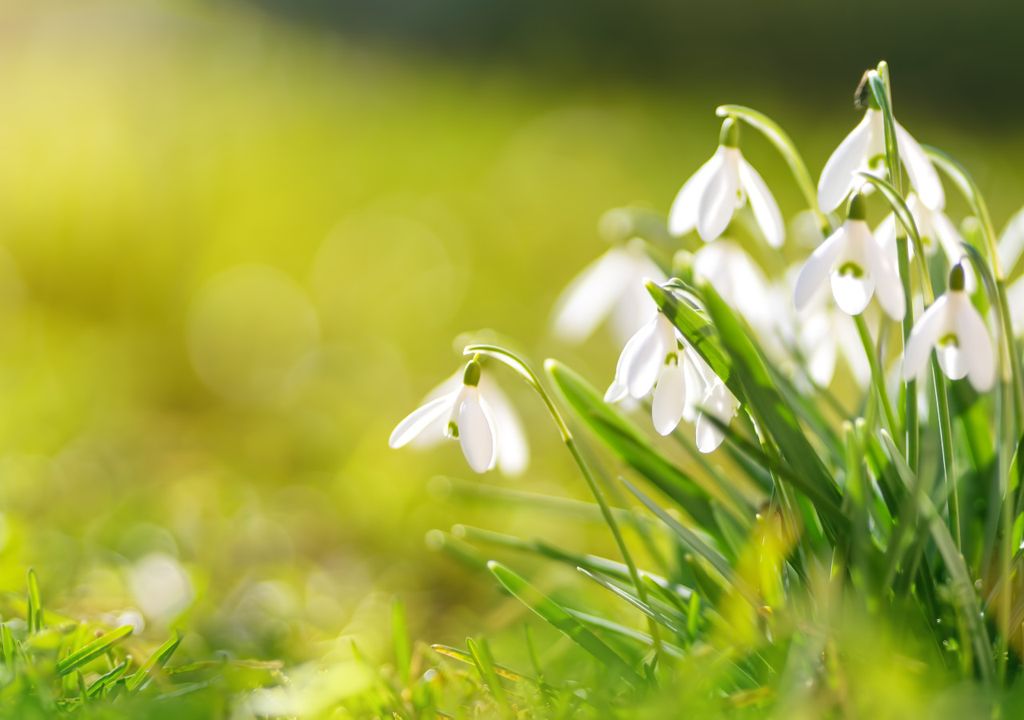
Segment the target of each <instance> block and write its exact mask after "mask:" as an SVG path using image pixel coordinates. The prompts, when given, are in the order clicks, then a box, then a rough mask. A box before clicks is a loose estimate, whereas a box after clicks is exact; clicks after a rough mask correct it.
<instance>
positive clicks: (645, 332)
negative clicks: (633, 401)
mask: <svg viewBox="0 0 1024 720" xmlns="http://www.w3.org/2000/svg"><path fill="white" fill-rule="evenodd" d="M657 320H658V318H657V317H653V318H651V320H650V322H648V323H647V324H646V325H644V326H643V327H641V328H640V329H639V330H637V331H636V332H635V333H633V337H631V338H630V339H629V340H628V341H626V345H625V347H623V348H622V352H621V353H620V354H619V360H618V362H617V363H616V365H615V379H614V380H613V381H612V384H611V385H610V386H609V387H608V392H606V393H605V400H607V401H608V402H616V400H612V399H610V398H611V397H613V396H614V397H616V398H617V399H618V400H621V399H622V398H623V397H625V394H626V392H628V390H629V385H628V382H627V379H626V378H627V370H628V368H629V367H630V365H632V363H633V360H634V359H635V358H636V355H637V353H639V352H640V350H641V348H643V346H644V343H646V342H647V340H648V338H649V337H650V336H651V335H652V334H654V333H656V332H657V330H658V329H657Z"/></svg>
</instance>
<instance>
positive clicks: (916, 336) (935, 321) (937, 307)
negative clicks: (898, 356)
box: [903, 295, 950, 380]
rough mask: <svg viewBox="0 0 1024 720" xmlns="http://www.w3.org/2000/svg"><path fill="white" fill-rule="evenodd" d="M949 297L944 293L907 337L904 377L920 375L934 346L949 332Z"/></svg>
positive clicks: (907, 378)
mask: <svg viewBox="0 0 1024 720" xmlns="http://www.w3.org/2000/svg"><path fill="white" fill-rule="evenodd" d="M948 303H949V297H948V296H947V295H943V296H942V297H940V298H939V299H938V300H936V301H935V302H934V303H932V305H931V307H929V308H928V309H927V310H925V311H924V314H923V315H921V317H920V318H919V319H918V321H917V322H916V323H915V324H914V328H913V330H911V331H910V337H909V338H908V339H907V347H906V349H905V351H904V353H903V379H904V380H910V379H912V378H916V377H918V376H920V374H921V371H923V370H924V368H925V365H927V364H928V357H929V356H930V355H931V352H932V348H933V347H935V343H936V342H938V340H939V338H940V337H942V336H943V335H945V334H946V333H947V332H949V329H950V327H949V326H950V324H949V317H948V312H947V310H948V307H947V306H948Z"/></svg>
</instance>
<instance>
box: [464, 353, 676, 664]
mask: <svg viewBox="0 0 1024 720" xmlns="http://www.w3.org/2000/svg"><path fill="white" fill-rule="evenodd" d="M462 353H463V355H477V354H479V355H483V356H485V357H489V358H492V359H494V360H497V361H498V362H500V363H503V364H505V365H507V366H508V367H510V368H512V369H513V370H515V372H516V374H517V375H519V377H520V378H522V379H523V380H525V381H526V384H527V385H529V386H530V387H531V388H533V390H534V391H535V392H536V393H537V394H538V395H539V396H540V399H541V400H542V401H543V402H544V406H545V407H546V408H547V411H548V414H549V415H550V416H551V419H552V420H554V422H555V425H556V426H557V427H558V432H559V434H561V436H562V442H563V443H564V444H565V446H566V448H568V450H569V454H570V455H572V459H573V460H574V461H575V462H576V465H577V467H579V469H580V473H581V474H582V475H583V478H584V480H586V482H587V487H588V488H589V490H590V493H591V494H592V495H593V496H594V500H596V501H597V505H598V507H599V508H600V509H601V516H602V517H603V518H604V521H605V524H607V525H608V529H609V530H611V532H612V536H613V537H614V538H615V544H616V546H618V549H619V553H620V554H621V555H622V560H623V562H624V563H625V564H626V567H627V568H629V577H630V580H631V581H632V582H633V586H634V587H635V588H636V594H637V597H639V598H640V599H641V600H643V601H644V602H647V588H646V586H645V585H644V583H643V582H641V580H640V573H639V571H638V570H637V568H636V564H635V563H634V562H633V556H632V555H631V554H630V552H629V549H628V548H627V547H626V541H625V538H623V536H622V531H621V530H620V528H619V523H618V522H617V521H616V520H615V515H614V513H613V512H612V509H611V507H610V506H609V505H608V502H607V500H605V497H604V493H602V492H601V488H600V487H598V485H597V480H596V479H595V478H594V474H593V472H592V471H591V470H590V466H589V465H587V462H586V460H584V458H583V454H582V453H581V452H580V448H579V445H577V443H576V440H575V438H574V437H573V435H572V431H571V430H570V429H569V425H568V424H567V423H566V422H565V418H563V417H562V413H561V412H559V410H558V406H556V405H555V402H554V400H552V399H551V396H550V395H549V394H548V392H547V390H545V389H544V386H543V385H541V383H540V380H539V379H538V377H537V375H536V373H534V372H533V370H531V369H530V367H529V366H528V365H527V364H526V363H525V362H524V361H523V360H522V359H521V358H520V357H519V356H518V355H516V354H515V353H513V352H512V351H510V350H507V349H505V348H503V347H501V346H499V345H488V344H474V345H467V346H466V347H465V348H464V349H463V351H462ZM648 625H649V627H650V633H651V637H652V638H654V648H655V652H656V653H657V655H658V656H660V655H661V653H662V644H661V634H660V631H659V629H658V626H657V623H655V622H654V621H653V620H650V619H648Z"/></svg>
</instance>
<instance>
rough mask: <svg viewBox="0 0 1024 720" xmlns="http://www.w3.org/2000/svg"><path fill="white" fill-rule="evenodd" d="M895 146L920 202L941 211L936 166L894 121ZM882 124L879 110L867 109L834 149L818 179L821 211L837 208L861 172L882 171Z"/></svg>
mask: <svg viewBox="0 0 1024 720" xmlns="http://www.w3.org/2000/svg"><path fill="white" fill-rule="evenodd" d="M896 146H897V149H898V150H899V154H900V158H901V159H902V160H903V165H904V167H906V169H907V175H908V176H909V178H910V184H911V185H913V186H914V189H915V190H916V191H917V194H918V196H919V197H920V198H921V201H922V202H923V203H924V204H925V205H927V206H928V207H930V208H934V209H939V210H941V209H942V208H943V207H944V206H945V204H946V196H945V193H944V192H943V191H942V183H941V182H939V175H938V173H937V172H936V171H935V166H934V165H932V162H931V160H929V159H928V156H927V155H926V154H925V152H924V150H923V149H922V148H921V146H920V145H919V144H918V142H917V140H915V139H914V138H913V137H912V136H911V135H910V133H908V132H907V131H906V130H905V129H904V127H903V126H902V125H900V124H899V123H896ZM884 158H885V127H884V121H883V119H882V113H881V111H880V110H876V109H874V108H871V109H868V111H867V112H866V113H864V119H863V120H861V121H860V123H858V125H857V126H856V127H855V128H854V129H853V130H852V131H851V132H850V134H849V135H847V136H846V137H845V138H844V139H843V141H842V142H841V143H839V147H837V148H836V149H835V150H834V151H833V152H832V155H831V157H829V159H828V161H827V162H826V163H825V168H824V169H823V170H822V171H821V178H820V179H819V180H818V205H819V206H820V207H821V209H822V210H823V211H824V212H831V211H833V210H835V209H836V208H837V207H839V206H840V205H841V204H842V202H843V200H844V199H846V196H847V195H849V194H850V193H851V192H852V191H854V190H856V189H857V188H858V187H859V186H860V185H861V183H862V182H863V179H862V178H860V177H858V175H857V173H858V172H860V171H867V172H872V173H875V174H878V173H879V172H880V171H884V164H885V163H884Z"/></svg>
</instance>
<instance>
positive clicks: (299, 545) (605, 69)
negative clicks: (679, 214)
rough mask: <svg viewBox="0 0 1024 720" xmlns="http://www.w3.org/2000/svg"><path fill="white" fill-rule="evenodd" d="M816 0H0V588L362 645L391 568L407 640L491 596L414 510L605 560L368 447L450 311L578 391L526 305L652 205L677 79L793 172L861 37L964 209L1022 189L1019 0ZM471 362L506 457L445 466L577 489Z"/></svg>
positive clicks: (532, 412)
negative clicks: (501, 412) (972, 187)
mask: <svg viewBox="0 0 1024 720" xmlns="http://www.w3.org/2000/svg"><path fill="white" fill-rule="evenodd" d="M823 7H824V6H823V4H821V3H810V2H796V1H794V2H790V3H784V4H780V3H770V4H769V3H754V2H740V3H731V4H729V5H728V6H724V5H721V4H720V3H715V4H712V3H697V4H694V5H692V6H684V5H679V6H674V5H670V4H668V3H659V2H653V0H650V1H647V2H642V3H636V4H633V3H630V4H613V3H607V2H603V3H599V4H590V3H567V4H559V5H557V6H556V4H549V3H539V2H529V3H516V4H513V3H510V2H504V3H498V4H494V5H491V4H484V5H481V4H477V3H471V2H468V1H467V2H460V1H457V0H448V1H447V2H442V3H438V4H436V6H435V5H434V4H433V3H431V4H421V3H415V2H406V1H403V2H399V1H398V0H390V1H389V2H386V3H354V2H353V3H327V2H314V1H312V0H306V1H305V2H298V1H296V2H285V0H278V1H277V2H274V1H273V0H261V1H260V2H253V3H243V2H233V3H228V2H217V3H203V2H177V3H174V2H169V1H168V2H158V1H156V0H133V1H128V0H125V1H124V2H99V1H91V0H89V1H86V0H77V1H74V2H53V1H50V0H35V1H33V2H26V3H22V4H6V5H5V7H4V9H3V10H2V11H0V12H2V15H0V402H2V407H3V412H2V413H0V513H2V515H0V589H4V590H11V591H19V590H20V588H21V587H22V586H23V581H24V573H25V570H26V568H27V567H28V566H34V567H35V568H36V569H37V571H38V572H39V574H40V578H41V582H42V585H43V593H44V596H46V599H47V603H48V604H49V605H51V606H53V607H59V608H61V609H63V610H64V611H65V612H67V613H70V614H80V615H97V614H102V613H114V614H116V613H120V612H123V611H129V610H131V611H136V612H141V614H142V615H143V616H144V618H145V620H146V623H147V625H148V627H149V628H150V631H151V632H153V633H154V637H159V636H160V633H161V632H163V630H164V629H165V628H166V626H168V625H176V626H180V627H182V628H184V629H185V630H186V631H187V636H186V645H187V646H188V647H190V648H191V650H192V651H193V652H195V653H209V652H213V651H215V650H226V651H228V652H231V653H234V654H237V655H240V656H252V657H263V658H283V659H285V660H288V661H291V662H298V661H302V660H306V659H310V658H318V657H322V656H324V655H325V654H328V653H330V652H332V650H333V649H334V648H336V647H338V645H339V640H340V639H342V638H346V637H349V636H352V635H355V636H357V637H359V639H360V642H362V643H364V644H365V645H366V646H367V647H369V648H370V649H371V650H373V649H374V648H379V647H380V644H381V642H382V641H383V640H384V639H386V634H387V608H388V603H389V601H390V598H391V597H392V596H393V595H395V594H397V595H398V596H400V597H401V598H403V599H404V600H405V601H406V603H407V604H408V605H409V608H410V609H409V615H410V622H411V624H412V627H413V634H414V635H416V636H418V637H421V638H423V639H425V640H429V641H439V642H450V643H458V642H461V639H462V638H464V637H465V636H466V635H467V634H468V633H471V632H477V631H480V630H482V629H487V628H495V627H499V626H501V625H502V624H503V623H507V622H509V621H510V615H511V613H513V612H519V611H518V610H515V611H513V610H511V609H510V608H508V607H507V606H505V605H502V604H500V603H496V598H497V597H498V596H497V593H496V592H495V591H494V590H493V588H492V583H491V582H490V581H489V580H488V579H487V578H479V577H477V576H476V575H474V574H473V573H471V572H469V571H468V570H467V569H465V568H464V567H461V566H459V565H458V564H457V563H453V562H452V561H451V559H449V558H447V557H444V556H442V555H439V554H436V553H432V552H431V551H430V550H429V549H428V548H427V544H426V543H425V542H424V537H425V534H426V532H427V531H428V530H430V529H431V528H443V529H447V528H449V527H450V526H451V525H452V524H454V523H458V522H471V523H474V524H477V525H481V526H485V527H490V528H493V529H496V530H501V531H504V532H517V533H522V534H525V535H539V536H542V537H545V538H547V539H550V540H552V541H555V542H558V543H559V544H562V545H564V546H566V547H569V548H572V549H575V550H581V551H583V550H587V551H601V550H602V549H604V550H606V551H608V552H612V551H611V549H610V547H609V545H610V539H609V538H608V537H607V536H606V533H605V532H603V531H602V530H601V528H600V527H598V526H596V525H589V524H587V523H586V522H583V521H581V522H580V523H579V524H573V523H566V522H564V521H563V520H560V519H559V520H557V521H553V522H546V520H547V518H545V516H543V515H542V514H536V513H534V512H530V511H527V510H525V509H524V510H520V509H517V508H515V507H514V506H513V507H500V508H498V509H497V510H489V509H488V508H487V507H486V504H482V503H472V502H468V501H466V500H465V499H460V498H458V497H456V496H453V495H451V494H444V493H437V492H431V490H430V488H431V487H436V486H437V484H436V483H435V484H434V485H433V486H432V484H431V482H430V480H431V478H432V477H434V476H436V475H439V474H449V475H453V476H456V477H467V476H468V474H469V472H468V470H467V469H466V468H465V466H464V464H463V462H462V458H461V457H460V456H459V452H458V449H457V447H455V446H454V445H450V446H445V447H443V448H440V449H438V450H435V451H432V452H425V453H421V452H416V451H413V450H403V451H401V452H395V451H390V450H389V449H388V448H387V437H388V434H389V432H390V431H391V428H392V427H393V425H394V424H395V423H396V422H397V421H398V420H399V419H400V418H401V417H402V416H404V415H405V414H406V413H407V412H408V411H410V410H411V409H412V408H413V407H415V405H416V404H417V403H418V402H419V400H420V399H421V397H422V396H423V395H424V394H425V393H426V392H427V391H428V390H429V389H430V388H431V387H433V386H434V385H435V384H436V383H438V382H439V381H440V380H442V379H443V378H445V377H447V376H448V375H449V374H450V373H451V372H453V371H454V370H455V369H456V367H457V366H458V356H457V354H456V351H455V349H454V346H453V339H454V338H455V337H456V336H457V335H458V334H459V333H462V332H464V331H472V330H477V329H480V328H485V327H486V328H493V329H494V330H496V331H498V332H500V333H503V334H505V335H508V336H510V337H513V338H515V339H516V340H518V341H519V342H520V343H521V345H522V347H524V348H527V350H528V351H529V353H530V354H531V357H532V358H533V359H534V360H535V361H538V362H539V360H540V359H542V358H544V357H546V356H548V355H558V356H559V357H561V358H563V359H565V360H566V361H567V362H569V364H570V365H572V366H574V367H576V368H578V369H580V370H581V371H582V372H583V373H584V374H585V375H586V376H587V377H588V378H589V379H590V380H591V381H592V382H594V383H595V384H596V385H599V386H604V385H605V384H606V383H607V382H608V380H609V379H610V378H611V375H612V371H613V368H614V361H615V357H616V355H617V350H618V349H617V348H616V347H615V346H614V343H613V341H612V339H611V338H610V337H609V336H608V334H607V333H599V334H598V336H596V337H595V338H594V339H593V340H591V341H590V342H589V343H588V344H586V345H585V346H583V347H581V348H570V347H566V346H564V345H563V344H560V343H559V342H558V340H557V339H556V338H552V337H551V336H550V334H549V332H548V330H547V325H548V318H549V315H550V307H551V305H552V302H553V301H554V299H555V297H556V296H557V294H558V292H559V290H560V289H561V288H562V287H563V286H564V285H565V283H566V282H568V280H569V279H570V278H571V277H572V276H573V275H574V274H575V273H576V272H577V271H578V270H579V268H580V267H582V266H583V264H584V263H586V262H588V261H589V260H591V259H592V258H594V257H596V256H597V255H598V254H599V253H600V252H602V251H603V249H604V246H603V245H602V242H601V240H600V239H599V237H598V234H597V232H596V227H597V221H598V219H599V218H600V216H601V214H602V213H603V212H604V211H605V210H607V209H609V208H611V207H616V206H622V205H641V206H647V207H650V208H652V209H655V210H657V211H659V212H665V211H666V210H667V208H668V205H669V203H670V202H671V200H672V198H673V196H674V194H675V192H676V190H677V189H678V187H679V185H680V184H681V183H682V181H683V180H685V179H686V178H687V177H688V176H689V175H690V173H691V172H692V171H693V169H695V168H696V167H697V165H698V164H699V163H700V162H703V160H704V159H706V158H707V157H708V156H709V155H710V154H711V152H712V151H713V150H714V146H715V142H716V138H717V127H718V123H717V121H716V118H715V117H714V113H713V110H714V107H715V105H717V104H718V103H721V102H739V103H743V104H747V105H751V106H754V107H756V108H758V109H760V110H762V111H764V112H766V113H768V114H769V115H771V116H773V117H774V118H775V119H777V120H778V121H779V122H780V123H781V124H782V125H783V126H784V127H786V128H787V129H788V130H789V131H790V133H791V134H792V135H793V136H794V138H796V140H797V142H798V144H799V145H800V147H801V149H802V150H803V151H804V153H805V157H806V158H807V160H808V163H809V165H810V167H811V169H812V172H813V173H814V174H815V175H816V174H817V172H818V171H819V170H820V168H821V165H822V164H823V162H824V159H825V158H826V156H827V154H828V153H829V152H830V151H831V149H832V148H833V147H834V146H835V144H836V143H837V142H838V141H839V140H840V139H841V138H842V137H843V136H844V135H845V134H846V132H848V131H849V129H850V128H852V126H853V125H854V124H855V122H856V121H857V120H858V114H857V112H856V111H854V110H853V108H852V102H851V98H852V93H853V90H854V87H855V86H856V84H857V81H858V80H859V77H860V73H861V71H862V70H863V69H864V68H865V67H867V66H869V65H872V64H874V63H875V62H876V61H877V60H878V59H879V58H880V57H887V58H888V59H889V60H890V62H891V63H892V67H893V75H894V82H895V93H896V109H897V114H898V115H899V116H900V118H901V120H902V121H903V123H904V124H905V125H906V126H907V127H908V128H910V130H911V132H913V133H914V134H915V135H916V136H917V137H918V139H920V140H921V141H923V142H926V143H929V144H936V145H940V146H943V147H945V148H946V149H948V150H949V151H950V152H952V153H953V154H954V155H956V156H958V157H959V158H960V159H961V160H963V161H964V162H965V163H966V164H967V165H968V166H969V167H970V168H971V169H972V171H973V172H974V174H975V176H976V178H977V180H978V181H979V184H980V185H981V186H982V188H983V189H984V191H985V192H986V193H988V195H989V198H990V203H991V206H992V209H993V214H994V216H995V218H996V219H997V223H998V224H1000V225H1001V224H1002V222H1003V221H1004V220H1005V218H1006V217H1007V216H1008V215H1009V213H1010V212H1011V211H1013V210H1016V209H1017V207H1019V206H1020V205H1021V204H1022V202H1024V164H1022V163H1021V158H1022V157H1024V126H1021V124H1020V109H1021V103H1022V99H1021V95H1020V92H1019V91H1020V87H1021V86H1022V83H1024V78H1022V73H1024V62H1022V61H1021V57H1020V54H1021V52H1022V50H1021V46H1020V44H1019V42H1018V41H1017V38H1016V37H1015V36H1016V35H1019V29H1020V27H1021V20H1022V18H1021V15H1022V13H1024V10H1022V8H1024V6H1021V5H1020V4H1007V5H1006V6H1005V8H997V6H995V5H993V7H992V8H990V9H989V10H995V9H1001V12H998V13H996V12H988V11H987V10H986V9H985V7H984V5H972V6H970V8H968V7H967V6H966V5H963V4H962V3H951V2H948V3H929V4H927V5H924V4H914V3H908V4H903V5H900V6H898V7H897V6H892V7H890V4H889V3H882V2H867V3H862V4H859V5H857V6H856V7H854V6H852V5H851V6H849V7H848V8H846V9H844V10H839V11H837V12H831V11H829V13H826V12H825V11H824V10H823ZM826 15H827V17H826ZM749 138H750V142H749V143H748V146H745V147H744V151H745V153H746V154H747V155H748V157H750V159H751V161H752V162H753V163H754V165H755V166H757V167H758V168H760V169H761V171H762V174H763V175H764V176H765V178H766V180H767V181H768V182H769V184H771V185H772V187H773V189H774V190H775V193H776V197H777V198H778V200H779V202H780V205H781V206H782V208H783V211H784V213H785V214H786V215H788V216H791V215H792V214H794V213H796V212H797V211H798V210H800V209H801V207H800V201H799V197H798V194H797V192H796V188H795V186H794V184H793V182H792V180H791V178H790V177H789V175H788V174H787V172H786V171H785V169H784V167H783V166H782V164H781V163H780V162H779V161H778V159H777V158H776V156H775V155H774V154H773V152H772V150H771V148H770V147H768V146H767V144H766V143H764V142H763V141H761V140H760V139H759V138H756V137H754V136H753V134H750V136H749ZM951 205H952V206H954V208H953V209H954V210H955V209H956V205H955V203H953V202H952V201H951ZM508 379H509V380H511V378H508ZM504 385H505V386H506V388H508V390H509V393H510V395H511V396H512V399H513V401H514V402H515V403H516V404H517V405H518V407H519V408H520V409H521V411H522V413H523V415H524V416H525V418H526V420H527V427H528V429H529V435H530V441H531V443H532V447H533V455H534V457H533V462H532V464H531V469H530V471H529V472H528V473H527V475H526V477H525V478H523V479H520V480H515V481H511V480H506V479H503V478H502V477H500V476H499V475H497V474H490V475H488V476H485V477H483V478H480V479H476V478H473V481H475V482H476V481H479V482H483V483H488V484H493V485H497V486H508V487H517V488H524V489H530V490H537V491H544V492H549V493H552V494H558V495H566V496H581V493H582V491H583V488H582V487H581V485H580V483H579V481H578V478H577V477H576V476H575V474H574V473H573V471H572V469H571V467H570V464H569V458H568V457H567V456H564V454H563V453H562V452H561V451H560V449H559V447H558V442H557V436H556V434H555V432H554V429H553V428H552V427H549V425H548V421H547V419H546V417H545V415H544V413H543V412H542V409H541V408H540V407H539V406H538V403H537V402H536V399H535V398H534V397H532V396H530V395H528V394H527V393H524V392H522V391H521V388H519V387H517V386H516V384H515V383H514V382H505V383H504ZM669 452H674V451H673V450H670V451H669ZM539 582H541V584H543V582H542V581H539ZM488 608H497V609H493V610H488Z"/></svg>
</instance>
